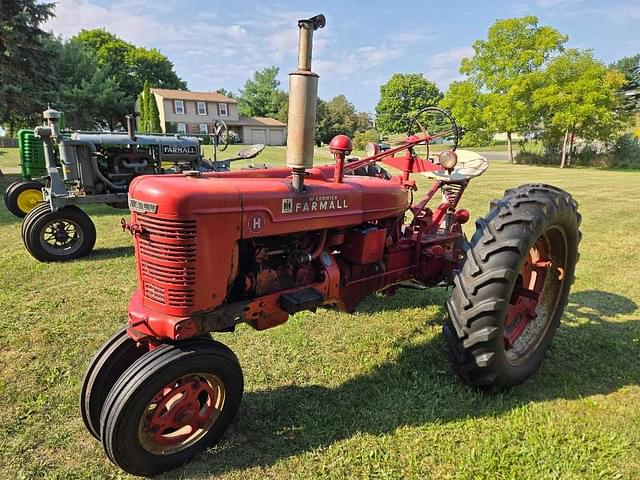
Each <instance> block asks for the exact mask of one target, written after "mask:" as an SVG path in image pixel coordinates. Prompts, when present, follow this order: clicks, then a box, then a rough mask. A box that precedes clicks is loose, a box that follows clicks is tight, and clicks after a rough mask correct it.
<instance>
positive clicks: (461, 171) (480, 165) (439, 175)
mask: <svg viewBox="0 0 640 480" xmlns="http://www.w3.org/2000/svg"><path fill="white" fill-rule="evenodd" d="M456 153H457V154H458V164H457V165H456V167H455V168H454V169H453V170H452V171H451V173H449V172H448V171H447V170H445V169H442V170H436V171H433V172H423V173H422V175H424V176H425V177H429V178H433V179H434V180H440V181H442V182H449V183H457V182H466V181H469V180H471V179H472V178H474V177H479V176H480V175H482V174H483V173H484V172H486V171H487V168H489V162H488V161H487V159H486V158H484V157H483V156H482V155H480V154H478V153H476V152H472V151H471V150H456Z"/></svg>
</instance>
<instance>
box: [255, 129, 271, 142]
mask: <svg viewBox="0 0 640 480" xmlns="http://www.w3.org/2000/svg"><path fill="white" fill-rule="evenodd" d="M251 143H264V144H266V143H267V130H266V129H264V128H252V129H251Z"/></svg>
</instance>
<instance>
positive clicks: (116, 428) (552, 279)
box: [81, 15, 580, 475]
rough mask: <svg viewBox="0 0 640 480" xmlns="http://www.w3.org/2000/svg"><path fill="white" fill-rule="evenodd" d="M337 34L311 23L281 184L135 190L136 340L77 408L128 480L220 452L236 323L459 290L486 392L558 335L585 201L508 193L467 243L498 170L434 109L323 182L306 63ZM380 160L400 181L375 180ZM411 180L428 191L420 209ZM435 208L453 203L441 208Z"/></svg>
mask: <svg viewBox="0 0 640 480" xmlns="http://www.w3.org/2000/svg"><path fill="white" fill-rule="evenodd" d="M324 25H325V19H324V16H322V15H318V16H316V17H313V18H310V19H307V20H300V21H299V22H298V26H299V29H300V46H299V48H300V51H299V58H298V70H297V71H295V72H293V73H292V74H291V76H290V97H289V98H290V103H289V122H288V124H289V134H288V144H287V147H288V148H287V167H286V168H274V169H266V170H253V171H236V172H219V173H216V172H212V173H201V172H195V171H192V172H183V173H182V174H177V175H164V176H142V177H138V178H136V179H134V180H133V182H132V183H131V185H130V188H129V207H130V210H131V212H132V217H131V221H130V222H125V223H124V224H123V226H124V227H125V228H126V229H128V230H129V231H130V232H131V234H133V236H134V239H135V254H136V262H137V277H138V289H137V291H136V292H135V294H134V296H133V298H132V299H131V302H130V304H129V322H128V326H127V327H126V328H124V329H122V330H121V331H120V332H118V333H117V334H116V335H114V336H113V337H112V338H111V339H110V340H108V341H107V343H106V344H105V345H104V346H103V347H102V348H101V350H100V351H99V352H98V353H97V354H96V356H95V358H94V359H93V361H92V363H91V365H90V367H89V369H88V372H87V374H86V377H85V380H84V383H83V387H82V392H81V407H82V415H83V418H84V421H85V424H86V426H87V428H88V430H89V431H90V432H91V433H92V434H93V435H94V436H95V437H97V438H99V439H100V440H101V441H102V443H103V445H104V448H105V451H106V453H107V455H108V456H109V458H110V459H111V460H112V461H113V462H114V463H115V464H117V465H119V466H120V467H121V468H122V469H124V470H125V471H127V472H129V473H132V474H136V475H151V474H155V473H158V472H161V471H164V470H167V469H171V468H174V467H176V466H178V465H180V464H181V463H183V462H185V461H186V460H187V459H189V458H190V457H192V456H193V455H195V454H196V453H197V452H199V451H200V450H202V449H203V448H204V447H205V446H207V445H209V444H211V443H213V442H215V441H216V440H218V439H219V438H220V437H221V435H222V434H223V432H224V431H225V429H226V428H227V426H228V425H229V423H230V422H231V421H232V419H233V417H234V415H235V414H236V411H237V409H238V407H239V405H240V400H241V397H242V393H243V376H242V370H241V368H240V364H239V362H238V359H237V358H236V356H235V355H234V354H233V352H232V351H231V350H230V349H229V348H227V347H226V346H224V345H223V344H221V343H219V342H218V341H214V340H212V338H211V336H210V333H212V332H228V331H233V329H234V328H235V326H236V325H237V324H239V323H241V322H246V323H248V324H250V325H252V326H253V327H254V328H256V329H258V330H263V329H267V328H271V327H274V326H276V325H280V324H282V323H283V322H286V321H287V318H288V317H289V315H291V314H294V313H296V312H299V311H303V310H315V309H317V308H318V307H321V306H333V307H336V308H339V309H341V310H344V311H348V312H351V311H353V310H354V309H355V308H356V306H357V305H358V303H359V302H360V301H361V300H362V299H363V298H365V297H366V296H367V295H369V294H371V293H373V292H382V293H384V294H388V295H392V294H393V293H394V292H395V291H396V289H397V288H399V287H400V286H403V285H406V284H407V283H413V284H416V283H417V284H420V285H422V286H437V285H451V286H452V287H453V288H452V292H451V296H450V298H449V300H448V301H447V310H448V314H449V317H448V320H447V321H446V323H445V325H444V338H445V341H446V350H447V352H448V354H449V357H450V360H451V362H452V364H453V367H454V369H455V371H456V372H457V373H458V375H459V376H460V377H461V378H462V379H463V380H464V381H465V382H466V383H468V384H470V385H473V386H477V387H480V388H482V389H486V390H491V391H497V390H501V389H504V388H507V387H510V386H512V385H515V384H518V383H520V382H522V381H524V380H525V379H526V378H528V377H529V376H530V375H532V374H533V373H534V372H535V371H536V369H537V368H538V366H539V365H540V362H541V361H542V358H543V356H544V353H545V351H546V350H547V349H548V347H549V344H550V342H551V339H552V336H553V334H554V332H555V330H556V328H557V327H558V324H559V322H560V317H561V316H562V313H563V310H564V307H565V304H566V302H567V297H568V294H569V289H570V287H571V283H572V281H573V278H574V270H575V265H576V262H577V259H578V243H579V240H580V233H579V224H580V215H579V213H578V211H577V204H576V202H575V201H574V200H573V199H572V198H571V196H570V195H569V194H568V193H567V192H564V191H562V190H560V189H558V188H555V187H553V186H550V185H542V184H529V185H523V186H520V187H518V188H515V189H512V190H507V191H506V193H505V196H504V198H503V199H501V200H498V201H494V202H493V203H492V205H491V210H490V212H489V214H488V215H486V216H485V217H484V218H481V219H480V220H478V222H477V230H476V233H475V234H474V235H473V237H472V238H471V240H470V241H469V242H467V241H466V240H465V238H464V235H463V233H462V224H464V223H465V222H466V221H467V220H468V219H469V213H468V212H467V211H466V210H464V209H460V208H459V207H458V204H459V202H460V199H461V197H462V194H463V193H464V191H465V189H466V188H467V186H468V184H469V181H470V180H471V178H473V177H474V176H477V175H479V174H481V173H483V172H484V170H485V169H486V167H487V163H486V160H484V159H483V158H482V157H480V156H478V155H475V154H473V153H472V152H462V151H456V147H457V137H458V128H457V126H456V124H455V122H454V120H453V119H452V118H451V117H450V116H449V115H448V114H447V113H446V112H444V111H442V110H440V109H438V108H434V107H429V108H427V109H424V110H423V111H422V112H420V113H419V115H418V116H416V118H415V119H414V121H413V122H412V123H411V127H410V131H409V135H408V137H407V139H406V141H404V142H403V143H402V144H401V145H400V146H397V147H395V148H391V149H389V150H386V151H383V152H381V151H378V150H377V149H376V146H375V145H373V144H372V145H370V146H369V148H368V153H367V157H366V158H363V159H358V160H355V161H351V162H349V161H347V156H348V155H349V153H350V151H351V141H350V139H349V138H348V137H345V136H342V135H339V136H337V137H336V138H334V139H333V141H332V142H331V144H330V149H331V152H332V153H333V155H334V157H335V163H334V164H332V165H327V166H319V167H314V166H313V139H314V124H315V115H316V112H315V106H316V99H317V80H318V76H317V75H316V74H314V73H313V72H312V71H311V49H312V48H311V47H312V38H313V32H314V31H315V30H316V29H318V28H321V27H324ZM427 114H429V115H430V114H437V115H438V116H439V120H438V121H437V122H435V123H436V124H437V128H438V130H437V131H434V130H433V128H429V129H427V128H425V125H424V123H425V122H423V121H422V120H421V118H423V116H424V115H427ZM416 131H418V133H416ZM437 138H450V139H451V138H452V139H453V143H454V145H453V148H452V149H451V150H447V151H445V152H442V153H440V154H431V153H430V152H429V149H428V146H429V144H430V143H431V142H433V141H434V140H435V139H437ZM418 146H422V147H423V148H424V147H425V146H426V155H425V156H424V157H422V156H421V155H419V154H418V153H417V147H418ZM376 162H382V163H384V164H386V165H389V166H391V167H394V168H395V169H396V170H399V171H400V172H401V174H400V175H395V176H391V177H390V178H389V176H388V175H386V172H384V171H383V170H381V169H377V170H376V169H373V170H372V169H371V168H370V167H371V166H374V165H376ZM362 171H366V172H367V173H365V174H360V175H358V174H356V175H353V173H354V172H355V173H358V172H362ZM415 173H422V174H426V175H427V176H430V177H431V178H432V179H433V185H432V187H431V189H430V190H429V191H428V192H427V194H426V195H425V197H424V198H422V199H421V200H419V201H417V202H414V201H413V200H414V199H413V197H414V191H415V190H416V183H415V181H414V180H412V179H411V174H415ZM436 194H438V195H439V194H442V201H441V202H440V203H439V204H438V205H437V206H435V207H431V206H430V202H431V201H432V200H433V199H434V197H435V196H436Z"/></svg>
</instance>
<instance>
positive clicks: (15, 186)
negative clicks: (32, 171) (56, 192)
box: [4, 180, 44, 218]
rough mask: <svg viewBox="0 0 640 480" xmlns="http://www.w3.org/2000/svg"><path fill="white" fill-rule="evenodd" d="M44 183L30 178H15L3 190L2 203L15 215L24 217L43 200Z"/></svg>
mask: <svg viewBox="0 0 640 480" xmlns="http://www.w3.org/2000/svg"><path fill="white" fill-rule="evenodd" d="M43 188H44V185H42V184H41V183H40V182H35V181H32V180H17V181H15V182H13V183H12V184H11V185H9V186H8V187H7V189H6V190H5V192H4V204H5V205H6V207H7V210H9V211H10V212H11V213H13V214H14V215H15V216H16V217H20V218H24V217H25V216H26V215H27V214H28V213H29V212H30V211H31V210H33V209H34V208H36V207H37V206H38V205H39V204H41V203H42V202H43V201H44V197H43V196H42V189H43Z"/></svg>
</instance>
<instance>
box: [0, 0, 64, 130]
mask: <svg viewBox="0 0 640 480" xmlns="http://www.w3.org/2000/svg"><path fill="white" fill-rule="evenodd" d="M53 8H54V4H53V3H39V2H36V1H35V0H2V2H0V123H3V124H5V125H6V126H7V127H8V131H9V132H10V133H12V132H13V131H14V130H15V129H16V128H17V127H18V126H20V125H22V124H29V123H32V122H34V121H37V119H38V117H40V112H42V111H43V110H44V109H45V108H46V100H45V99H44V98H43V96H44V92H47V91H51V90H52V88H51V87H52V85H51V84H50V83H51V79H50V77H51V72H52V70H53V68H54V65H53V60H54V58H53V57H52V56H51V55H50V51H49V49H48V45H47V43H48V42H47V41H48V40H49V39H50V37H51V36H50V35H49V34H48V33H46V32H44V31H43V30H42V28H41V26H42V25H43V24H44V23H45V22H46V21H47V20H48V19H49V18H50V17H51V16H53ZM40 118H41V117H40Z"/></svg>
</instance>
